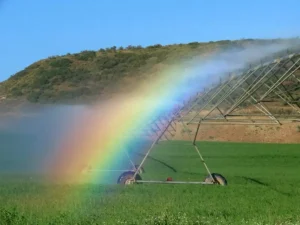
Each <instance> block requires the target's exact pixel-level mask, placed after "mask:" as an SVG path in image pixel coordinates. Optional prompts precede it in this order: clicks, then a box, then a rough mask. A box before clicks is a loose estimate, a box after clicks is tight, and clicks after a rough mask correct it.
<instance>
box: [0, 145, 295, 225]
mask: <svg viewBox="0 0 300 225" xmlns="http://www.w3.org/2000/svg"><path fill="white" fill-rule="evenodd" d="M198 146H199V148H200V149H201V151H202V154H203V156H204V158H205V160H206V162H207V164H208V166H209V168H210V170H211V172H216V173H221V174H222V175H223V176H225V178H226V179H227V181H228V186H212V185H186V184H177V185H173V184H137V185H131V186H123V187H122V186H118V185H99V184H93V185H83V184H82V185H80V184H78V185H75V184H74V185H67V184H64V185H63V184H61V185H60V184H49V183H48V184H46V183H43V182H40V181H39V180H38V179H35V178H34V177H33V178H32V179H29V178H28V176H25V175H19V176H17V175H8V174H2V175H1V176H2V179H1V181H0V182H1V186H0V224H22V225H23V224H72V225H75V224H82V225H84V224H300V176H299V174H300V145H296V144H247V143H220V142H199V143H198ZM144 169H145V173H144V174H142V175H141V176H142V178H143V179H152V180H154V179H158V180H165V179H166V178H167V177H172V178H173V180H186V181H188V180H199V181H203V180H204V177H205V176H206V173H205V170H204V167H203V165H202V164H201V161H200V159H199V157H198V155H197V154H196V152H195V150H194V149H193V147H192V146H191V144H190V143H189V142H184V141H171V142H164V143H161V144H159V145H158V146H157V147H156V148H155V149H154V150H153V152H152V153H151V155H150V157H149V159H148V160H147V161H146V164H145V166H144ZM118 175H119V173H117V174H116V175H113V174H112V175H111V176H116V178H117V177H118ZM83 193H84V194H83ZM68 195H70V196H71V197H68V198H66V197H65V196H68Z"/></svg>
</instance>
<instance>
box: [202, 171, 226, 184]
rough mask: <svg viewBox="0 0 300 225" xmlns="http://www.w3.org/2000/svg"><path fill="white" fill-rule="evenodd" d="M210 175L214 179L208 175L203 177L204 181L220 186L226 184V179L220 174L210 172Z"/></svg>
mask: <svg viewBox="0 0 300 225" xmlns="http://www.w3.org/2000/svg"><path fill="white" fill-rule="evenodd" d="M211 175H212V177H213V178H214V180H212V178H211V176H209V175H208V176H207V177H206V178H205V180H204V182H208V183H214V184H219V185H221V186H226V185H227V180H226V179H225V177H223V176H222V175H221V174H218V173H212V174H211Z"/></svg>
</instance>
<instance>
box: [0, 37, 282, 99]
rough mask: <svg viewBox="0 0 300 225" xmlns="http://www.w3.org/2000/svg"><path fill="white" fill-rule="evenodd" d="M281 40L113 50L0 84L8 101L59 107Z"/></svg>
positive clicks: (59, 60)
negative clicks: (225, 52) (187, 63)
mask: <svg viewBox="0 0 300 225" xmlns="http://www.w3.org/2000/svg"><path fill="white" fill-rule="evenodd" d="M277 41H281V40H280V39H279V40H254V39H244V40H237V41H227V40H225V41H217V42H208V43H198V42H192V43H188V44H174V45H167V46H162V45H159V44H157V45H153V46H148V47H141V46H128V47H126V48H123V47H120V48H117V47H115V46H114V47H111V48H106V49H100V50H98V51H82V52H80V53H76V54H66V55H62V56H52V57H49V58H47V59H43V60H40V61H38V62H35V63H33V64H32V65H29V66H28V67H26V68H25V69H24V70H22V71H19V72H18V73H16V74H14V75H13V76H11V77H10V78H9V79H8V80H7V81H5V82H3V83H0V92H1V94H2V95H4V94H5V95H6V96H7V97H8V98H26V99H28V100H29V101H30V102H40V103H47V102H60V101H73V100H83V99H85V100H86V99H95V98H99V97H104V96H109V95H110V94H112V93H116V92H122V91H126V90H129V88H128V87H129V84H130V86H131V87H132V85H133V86H134V84H135V83H136V82H138V81H140V80H144V81H147V80H148V79H150V78H151V76H152V75H157V74H159V72H160V71H161V70H162V69H163V68H165V67H166V66H169V65H172V64H176V63H177V62H178V61H184V60H190V59H193V57H196V56H199V55H203V54H205V53H211V52H213V51H215V50H220V49H224V48H231V47H236V48H243V47H245V46H246V45H248V44H253V43H270V42H277Z"/></svg>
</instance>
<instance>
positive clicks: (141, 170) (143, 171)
mask: <svg viewBox="0 0 300 225" xmlns="http://www.w3.org/2000/svg"><path fill="white" fill-rule="evenodd" d="M139 166H140V165H135V169H137V168H139ZM142 173H145V170H144V168H143V167H141V168H140V171H138V174H142Z"/></svg>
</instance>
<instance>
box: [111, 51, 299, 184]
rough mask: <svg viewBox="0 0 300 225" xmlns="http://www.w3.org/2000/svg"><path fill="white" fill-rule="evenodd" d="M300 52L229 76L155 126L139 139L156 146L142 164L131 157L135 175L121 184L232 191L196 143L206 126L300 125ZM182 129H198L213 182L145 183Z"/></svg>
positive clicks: (271, 58) (126, 173)
mask: <svg viewBox="0 0 300 225" xmlns="http://www.w3.org/2000/svg"><path fill="white" fill-rule="evenodd" d="M299 52H300V49H299V48H294V49H293V50H285V51H281V52H278V53H276V54H275V55H272V56H269V57H267V58H263V59H260V60H259V61H257V62H252V63H251V65H249V67H248V68H247V69H243V70H237V71H233V72H232V73H230V74H228V75H227V76H226V77H225V78H224V76H223V79H222V80H218V82H216V83H214V84H211V86H210V88H206V89H203V90H201V91H200V92H198V93H196V94H195V95H194V96H191V97H190V98H189V99H188V100H186V101H185V102H183V103H182V104H181V105H177V106H174V110H173V111H172V112H171V113H168V114H164V115H160V116H158V117H157V118H155V119H153V120H152V121H149V122H148V123H147V124H148V125H147V126H146V127H147V128H146V129H144V128H143V130H140V131H139V132H138V134H139V135H138V136H137V138H144V137H145V136H146V137H147V138H148V139H149V140H151V145H149V147H148V148H147V149H146V150H145V154H144V155H143V158H142V160H141V162H140V163H139V164H136V163H133V161H132V160H131V159H130V157H129V155H128V153H127V152H126V155H127V156H128V158H129V161H130V162H131V164H132V166H133V169H130V170H124V171H123V170H122V174H121V175H120V176H119V178H118V180H117V183H118V184H123V185H129V184H136V183H157V184H198V185H199V184H210V185H214V184H215V185H221V186H224V185H227V180H226V178H225V177H224V176H222V175H221V174H219V173H213V172H211V170H210V169H209V167H208V166H207V164H206V162H205V160H204V158H203V156H202V154H201V151H200V148H199V146H198V145H197V143H196V140H197V137H198V134H199V129H200V128H201V125H203V124H210V125H282V124H283V123H288V122H296V123H297V122H300V94H299V93H300V53H299ZM253 65H255V66H253ZM279 108H280V109H279ZM177 124H180V125H181V126H182V127H183V128H184V129H186V130H189V126H193V127H194V128H195V132H194V134H192V133H190V132H187V133H188V135H189V139H190V143H191V147H193V148H194V149H195V151H196V153H197V155H198V157H199V162H201V163H202V165H203V166H204V169H205V170H206V172H207V176H206V177H204V180H201V181H173V180H172V179H166V180H142V177H141V173H142V172H143V171H144V170H143V165H144V163H145V161H146V160H147V159H148V157H149V154H150V153H151V151H152V150H153V149H154V147H155V145H156V144H158V143H159V142H160V141H162V140H170V139H172V137H173V136H174V134H175V133H176V125H177Z"/></svg>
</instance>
